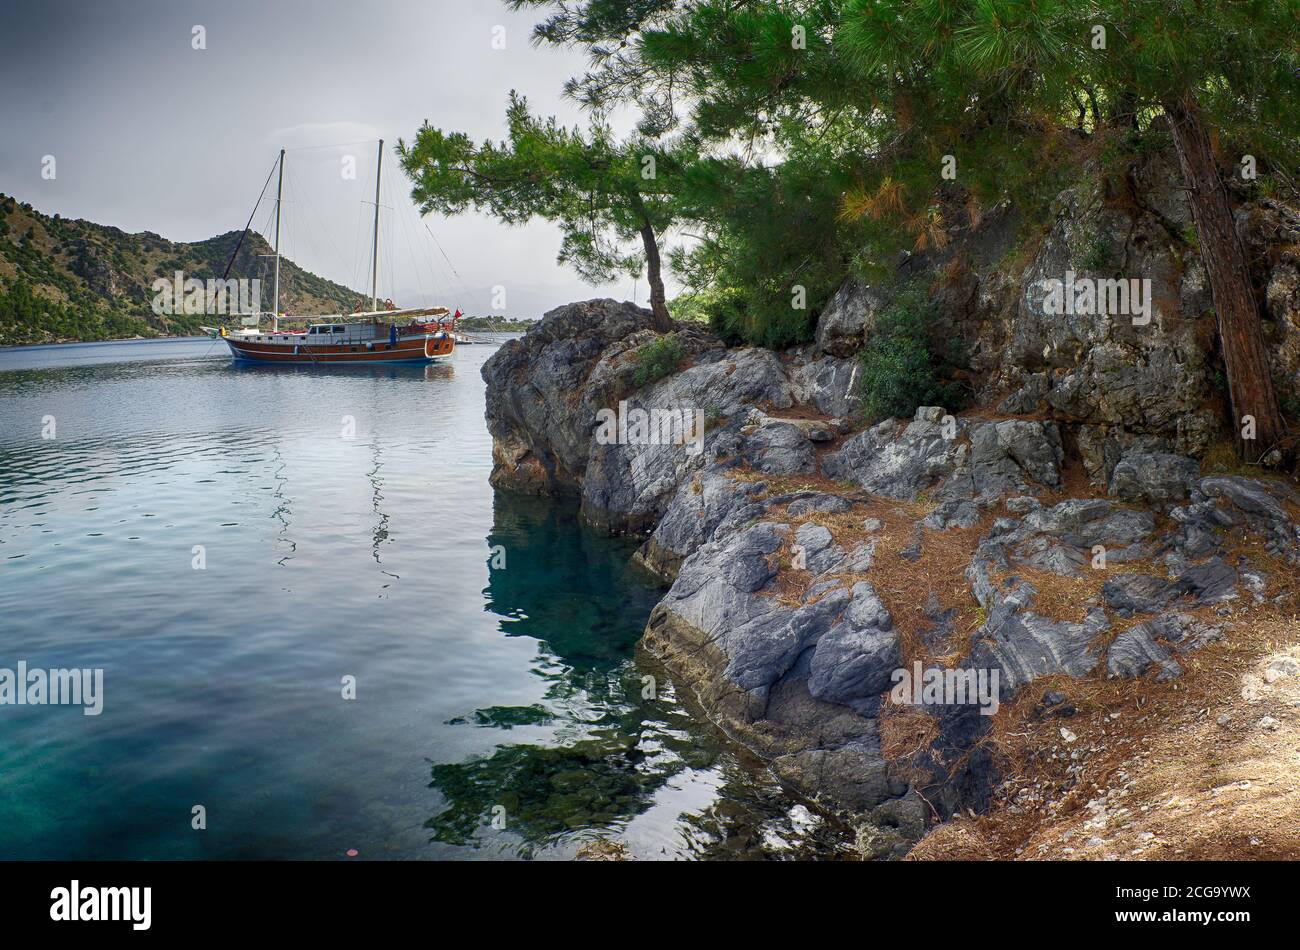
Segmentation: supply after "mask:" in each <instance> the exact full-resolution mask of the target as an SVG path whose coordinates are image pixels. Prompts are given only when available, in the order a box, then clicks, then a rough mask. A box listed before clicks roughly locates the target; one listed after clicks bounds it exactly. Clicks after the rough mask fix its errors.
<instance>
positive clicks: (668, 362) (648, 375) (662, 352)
mask: <svg viewBox="0 0 1300 950" xmlns="http://www.w3.org/2000/svg"><path fill="white" fill-rule="evenodd" d="M635 359H636V364H637V366H636V372H635V373H633V374H632V383H633V385H635V386H636V387H637V388H638V389H640V388H641V387H642V386H645V385H647V384H649V383H653V382H655V381H656V380H660V379H663V378H664V377H665V376H669V375H671V374H673V373H675V372H677V368H678V367H679V366H681V365H682V361H683V360H684V359H686V348H685V347H684V346H682V343H681V341H680V340H679V339H677V334H675V333H667V334H665V335H663V336H661V337H659V338H658V339H657V340H652V341H650V342H649V343H647V344H645V345H644V346H642V347H640V348H638V349H637V351H636V354H635Z"/></svg>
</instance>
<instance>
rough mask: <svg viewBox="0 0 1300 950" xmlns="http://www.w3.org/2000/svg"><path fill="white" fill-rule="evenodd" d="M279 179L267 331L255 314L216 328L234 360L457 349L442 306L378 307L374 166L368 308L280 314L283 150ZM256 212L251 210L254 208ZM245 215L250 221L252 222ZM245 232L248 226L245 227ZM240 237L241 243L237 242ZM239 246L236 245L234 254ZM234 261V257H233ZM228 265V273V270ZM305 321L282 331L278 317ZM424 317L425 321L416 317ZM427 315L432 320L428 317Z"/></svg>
mask: <svg viewBox="0 0 1300 950" xmlns="http://www.w3.org/2000/svg"><path fill="white" fill-rule="evenodd" d="M383 161H384V142H383V139H380V141H379V170H382V167H383ZM278 164H279V170H280V176H279V183H278V185H277V187H276V193H275V283H274V290H273V291H272V295H273V301H274V302H273V304H272V310H271V312H270V314H269V316H270V317H271V329H270V330H269V331H268V330H264V329H262V328H261V326H260V324H261V318H262V317H264V316H267V314H260V313H259V314H256V315H254V316H253V318H252V322H253V325H252V326H242V327H240V328H238V329H235V330H227V329H226V328H224V327H223V328H221V329H220V330H219V333H220V336H221V339H223V340H225V341H226V344H227V345H228V346H229V347H230V353H231V355H232V356H233V357H234V358H235V359H237V360H248V361H251V362H256V363H315V364H322V365H333V364H336V363H430V362H433V361H435V360H439V359H444V358H446V357H448V356H450V355H451V354H452V352H453V351H454V350H455V349H456V318H457V317H458V316H460V312H459V311H457V312H456V314H455V315H453V316H452V317H450V318H448V317H447V313H448V312H449V311H448V310H447V308H446V307H416V308H411V309H406V310H399V309H397V308H395V307H394V306H393V305H392V302H391V301H386V302H385V303H386V304H387V306H386V307H385V308H383V309H381V308H380V306H379V297H378V293H379V182H380V174H379V170H376V173H375V239H374V246H373V258H372V261H373V263H372V282H371V285H370V309H369V310H366V311H361V312H357V313H351V314H347V315H346V316H345V315H343V314H324V315H310V316H294V317H290V316H289V315H288V314H281V313H280V205H281V197H282V195H283V191H284V149H280V158H279V162H278ZM254 213H256V211H254ZM251 220H252V219H251V218H250V223H251ZM245 233H247V228H245ZM242 240H243V238H242V237H241V239H240V241H241V243H242ZM238 252H239V247H238V245H236V247H235V253H236V254H238ZM231 260H232V262H233V260H234V257H233V255H232V257H231ZM229 269H230V268H229V267H228V266H227V268H226V270H227V273H228V272H229ZM282 317H283V318H284V319H286V320H293V321H295V322H298V321H304V320H305V321H306V322H307V323H308V326H307V328H306V329H305V330H281V329H280V320H281V318H282ZM421 318H424V319H421ZM430 318H432V319H430Z"/></svg>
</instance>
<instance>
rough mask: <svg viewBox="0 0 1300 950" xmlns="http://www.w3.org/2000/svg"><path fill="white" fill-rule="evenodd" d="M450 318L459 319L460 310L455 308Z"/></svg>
mask: <svg viewBox="0 0 1300 950" xmlns="http://www.w3.org/2000/svg"><path fill="white" fill-rule="evenodd" d="M451 318H452V319H453V320H459V319H460V311H459V310H457V311H456V312H455V313H454V314H452V316H451Z"/></svg>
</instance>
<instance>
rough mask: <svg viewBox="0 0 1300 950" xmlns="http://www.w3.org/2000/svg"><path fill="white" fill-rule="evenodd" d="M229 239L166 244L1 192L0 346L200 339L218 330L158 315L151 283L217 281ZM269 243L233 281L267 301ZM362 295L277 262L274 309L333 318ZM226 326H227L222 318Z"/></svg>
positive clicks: (187, 318)
mask: <svg viewBox="0 0 1300 950" xmlns="http://www.w3.org/2000/svg"><path fill="white" fill-rule="evenodd" d="M240 233H241V232H239V231H227V232H225V233H223V234H218V235H214V236H213V237H210V238H206V239H204V240H202V241H192V242H184V241H170V240H168V239H167V238H164V237H162V236H161V235H158V234H155V233H153V232H152V231H140V232H136V233H129V232H126V231H123V230H122V229H121V228H117V227H114V226H113V225H106V224H99V223H96V222H93V221H87V220H85V219H82V218H64V217H62V216H60V215H58V214H55V215H46V214H44V213H42V212H40V211H37V210H36V209H34V208H33V207H32V205H31V204H30V203H27V202H20V201H18V199H17V198H15V197H13V196H11V195H6V194H3V193H0V345H16V344H32V343H54V342H65V341H74V340H75V341H85V340H107V339H119V338H123V337H156V336H177V335H188V334H194V333H198V332H200V331H199V326H200V324H203V323H208V324H211V323H214V322H220V320H221V319H222V318H221V317H219V316H206V315H204V314H183V313H175V314H156V313H154V311H153V307H152V304H153V300H154V297H155V291H154V289H153V283H154V281H155V280H157V279H158V278H165V279H167V280H169V281H170V280H172V278H173V277H174V275H175V272H176V271H181V272H182V273H183V274H184V276H185V277H186V278H197V279H199V280H207V279H215V278H220V277H221V276H222V274H223V273H224V272H225V269H226V263H227V262H228V261H229V260H230V255H231V253H232V251H234V249H235V245H236V243H237V242H238V241H239V235H240ZM270 254H273V251H272V249H271V246H270V244H269V243H268V242H267V241H266V239H265V238H264V237H262V235H260V234H258V233H257V232H256V231H250V232H249V233H248V236H247V237H246V238H245V239H244V242H243V244H242V246H241V247H240V248H239V252H238V254H237V255H236V257H235V261H234V264H233V266H232V267H231V269H230V277H231V278H232V279H237V278H244V279H254V278H258V279H261V280H262V299H263V301H264V303H266V302H269V296H270V291H271V281H272V267H271V264H270V261H269V260H268V259H267V257H265V256H264V255H270ZM363 302H367V303H368V299H367V296H366V295H365V294H362V293H360V292H358V291H355V290H351V289H350V288H348V287H344V286H343V285H342V284H338V283H335V282H334V281H331V280H328V279H326V278H324V277H320V276H318V275H316V274H313V273H311V272H310V271H308V270H306V269H305V268H303V267H300V266H299V265H297V264H295V263H294V262H293V261H291V260H289V259H288V258H287V257H284V256H283V255H282V256H281V258H280V308H281V310H282V311H286V312H289V313H294V312H297V313H331V312H334V313H337V312H340V311H343V312H346V311H350V310H352V309H354V308H355V307H356V306H357V305H358V304H361V303H363ZM227 319H228V318H227Z"/></svg>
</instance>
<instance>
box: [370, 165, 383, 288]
mask: <svg viewBox="0 0 1300 950" xmlns="http://www.w3.org/2000/svg"><path fill="white" fill-rule="evenodd" d="M383 169H384V140H383V139H380V140H379V161H378V162H377V163H376V164H375V252H374V259H373V260H372V261H371V264H370V270H371V274H370V309H371V311H372V312H373V311H376V310H378V309H379V173H380V172H381V171H383Z"/></svg>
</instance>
